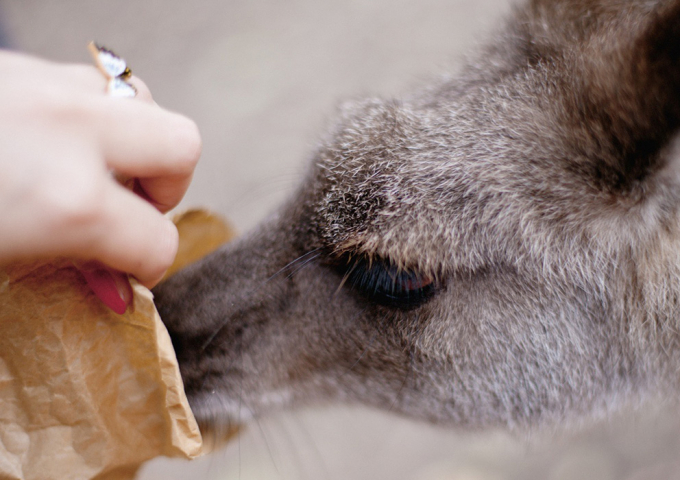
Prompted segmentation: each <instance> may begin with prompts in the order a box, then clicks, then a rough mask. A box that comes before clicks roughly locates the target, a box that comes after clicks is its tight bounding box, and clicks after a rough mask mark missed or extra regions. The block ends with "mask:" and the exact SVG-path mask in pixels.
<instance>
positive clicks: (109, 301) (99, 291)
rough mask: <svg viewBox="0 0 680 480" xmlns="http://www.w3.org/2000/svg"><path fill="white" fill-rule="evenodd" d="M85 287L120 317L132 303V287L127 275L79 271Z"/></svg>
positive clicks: (111, 272) (101, 270)
mask: <svg viewBox="0 0 680 480" xmlns="http://www.w3.org/2000/svg"><path fill="white" fill-rule="evenodd" d="M81 273H82V274H83V276H84V277H85V280H86V281H87V285H88V286H89V287H90V288H91V289H92V291H93V292H94V294H95V295H96V296H97V297H98V298H99V299H100V300H101V301H102V302H103V303H104V305H106V306H107V307H109V308H110V309H111V310H113V311H114V312H116V313H117V314H119V315H122V314H124V313H125V311H126V310H127V308H128V306H129V305H130V304H131V303H132V287H131V286H130V281H129V280H128V278H127V274H125V273H122V272H116V271H112V270H106V269H96V270H81Z"/></svg>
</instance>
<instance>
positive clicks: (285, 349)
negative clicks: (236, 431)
mask: <svg viewBox="0 0 680 480" xmlns="http://www.w3.org/2000/svg"><path fill="white" fill-rule="evenodd" d="M679 127H680V1H677V0H675V1H628V2H626V1H621V0H609V1H606V0H602V1H587V0H563V1H559V0H551V1H549V0H535V1H533V2H532V3H530V4H529V5H527V6H525V7H524V8H523V9H521V10H518V11H517V12H516V14H515V16H514V17H513V19H512V20H511V22H510V23H509V25H508V27H507V28H506V30H505V31H504V33H503V34H502V35H500V36H499V37H498V38H497V39H496V43H494V44H492V45H491V46H490V47H489V48H487V49H485V50H483V51H482V52H481V53H480V56H479V58H478V60H476V61H474V62H471V63H470V64H469V65H468V66H467V67H466V68H465V69H464V70H463V71H462V73H461V74H460V75H459V76H457V77H455V78H450V79H446V80H443V81H440V82H439V83H437V84H434V85H430V86H428V87H427V88H426V89H425V90H423V91H421V92H417V93H416V94H414V95H412V96H411V97H408V98H404V99H402V100H399V101H397V100H392V101H385V100H380V99H370V100H366V101H363V102H354V103H348V104H346V105H345V107H344V108H342V111H341V112H340V114H339V118H338V120H337V122H336V124H335V126H334V127H333V128H332V129H331V131H330V133H329V134H328V136H327V138H326V140H325V141H324V142H323V144H322V145H321V147H320V148H319V149H318V151H317V152H316V153H315V155H314V157H313V161H312V166H311V169H310V172H309V174H308V176H307V178H306V180H305V181H304V183H303V184H302V186H301V187H300V188H299V190H298V192H297V193H296V195H295V196H294V197H293V198H292V199H291V200H290V201H289V202H288V203H287V204H286V205H284V206H283V207H282V208H281V210H280V211H279V212H278V213H277V214H276V215H275V216H273V217H272V218H270V219H269V220H268V221H267V222H266V223H265V224H263V225H261V227H260V228H258V229H257V230H255V231H253V232H251V233H250V234H249V235H247V236H245V237H243V238H242V239H240V240H239V241H237V242H234V243H233V244H230V245H228V246H226V247H225V248H224V249H222V250H220V251H218V252H217V253H215V254H213V255H212V256H210V257H208V258H206V259H205V260H203V261H202V262H200V263H198V264H196V265H194V266H192V267H190V268H189V269H187V270H186V271H184V272H182V273H180V274H178V275H176V276H175V277H173V278H172V279H170V280H169V281H167V282H165V283H164V284H162V285H161V286H160V287H159V288H158V289H157V290H156V292H155V294H156V299H157V305H158V307H159V310H160V313H161V317H162V318H163V319H164V321H165V322H166V324H167V326H168V329H169V331H170V334H171V336H172V338H173V342H174V345H175V348H176V350H177V355H178V359H179V362H180V367H181V371H182V376H183V378H184V382H185V386H186V390H187V394H188V395H189V398H190V401H191V402H192V406H193V408H194V411H195V413H196V415H197V417H198V418H199V421H201V422H202V423H204V424H206V425H210V424H212V425H220V424H222V425H224V424H229V423H236V422H241V421H245V420H247V419H248V418H249V417H252V416H253V415H256V416H259V415H262V414H264V413H266V412H268V411H271V410H273V409H279V408H282V407H286V406H291V405H292V406H297V405H305V404H312V403H326V402H345V403H362V404H368V405H371V406H375V407H378V408H384V409H390V410H393V411H397V412H401V413H403V414H406V415H409V416H413V417H419V418H423V419H427V420H430V421H435V422H440V423H447V424H452V425H460V426H468V427H483V426H487V425H510V426H514V425H520V426H523V425H536V424H540V423H543V422H546V421H556V420H560V419H564V418H569V417H573V416H578V415H583V414H587V413H592V412H602V411H607V410H610V409H613V408H616V406H617V405H619V404H621V403H622V402H627V401H637V400H639V399H642V398H644V397H645V396H646V395H647V394H650V393H658V392H664V391H668V390H671V389H672V390H676V389H677V387H678V373H677V372H678V369H679V368H680V320H679V319H680V303H679V302H680V228H679V227H680V223H679V221H678V215H679V213H678V208H679V207H680V143H678V142H679V141H680V140H678V138H677V137H678V128H679Z"/></svg>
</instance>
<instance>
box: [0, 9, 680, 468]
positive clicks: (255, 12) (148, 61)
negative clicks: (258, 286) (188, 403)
mask: <svg viewBox="0 0 680 480" xmlns="http://www.w3.org/2000/svg"><path fill="white" fill-rule="evenodd" d="M510 6H511V3H510V2H509V0H420V1H418V2H415V1H412V0H410V1H408V0H347V1H344V2H338V1H332V0H284V1H281V0H259V1H252V0H250V1H248V0H222V1H218V0H194V1H191V2H188V1H185V0H120V1H116V0H111V1H108V2H102V1H92V0H59V1H47V0H43V1H38V0H0V21H1V22H2V24H3V25H4V29H5V31H6V34H7V38H8V39H9V41H10V44H11V45H12V46H13V47H14V48H17V49H19V50H22V51H26V52H29V53H33V54H36V55H40V56H43V57H47V58H51V59H54V60H60V61H73V62H87V63H89V62H90V58H89V55H88V53H87V50H86V45H87V42H88V41H89V40H96V41H98V42H100V43H102V44H104V45H106V46H109V47H110V48H113V49H114V50H115V51H116V52H117V53H119V54H120V55H121V56H123V57H124V58H125V59H126V60H127V61H128V63H129V65H130V66H131V67H132V69H133V71H134V72H135V74H137V75H138V76H140V77H141V78H142V79H144V80H145V81H146V82H147V84H148V85H149V87H150V88H151V91H152V92H153V94H154V97H155V99H156V101H157V102H158V103H159V104H161V105H163V106H165V107H166V108H169V109H172V110H177V111H179V112H182V113H184V114H186V115H188V116H190V117H191V118H193V119H194V120H196V122H197V123H198V126H199V128H200V130H201V132H202V135H203V140H204V152H203V157H202V160H201V163H200V165H199V167H198V170H197V171H196V176H195V180H194V183H193V185H192V187H191V188H190V190H189V192H188V194H187V197H186V199H185V200H184V202H183V204H182V206H183V207H188V206H204V207H208V208H211V209H213V210H215V211H218V212H220V213H222V214H223V215H225V216H226V217H227V218H229V219H230V220H231V221H232V222H233V223H234V224H235V225H236V227H237V228H238V229H239V230H240V231H244V230H246V229H248V228H250V227H252V226H253V225H254V224H256V223H257V222H258V221H259V220H261V219H262V218H263V217H264V216H265V215H266V214H267V213H268V212H269V211H271V210H272V209H273V208H274V207H275V206H276V205H277V204H278V203H280V202H281V201H282V200H283V199H284V198H285V197H286V196H287V195H288V194H289V193H290V192H291V190H292V189H293V188H294V186H295V185H296V183H297V182H298V180H299V178H300V176H301V174H302V172H303V171H304V169H305V164H306V159H307V158H308V156H309V154H310V152H311V150H312V148H313V146H314V143H315V140H316V139H317V138H318V137H319V135H320V134H321V133H322V132H323V125H324V123H325V120H326V119H327V118H329V117H330V116H331V115H332V114H333V111H334V107H335V105H336V104H337V103H338V101H339V100H341V99H343V98H348V97H355V96H361V95H368V94H379V95H385V96H386V95H398V94H399V92H400V91H404V90H405V89H407V88H408V87H409V86H411V85H413V84H416V83H417V82H418V81H419V80H420V79H423V78H426V77H427V76H428V75H432V74H437V73H440V72H443V71H449V70H451V69H452V68H454V67H455V64H456V62H457V60H458V59H459V58H460V55H461V53H463V52H465V51H466V50H467V49H468V48H470V47H471V46H472V45H473V44H474V43H475V42H476V41H477V40H481V39H483V38H484V34H485V32H488V31H490V30H492V29H493V28H494V27H495V26H497V25H498V22H499V19H500V17H502V16H503V15H504V14H506V13H507V12H508V11H509V10H510ZM679 462H680V422H679V421H678V420H677V419H676V417H675V416H673V415H671V414H669V413H668V412H663V411H657V410H656V409H653V410H650V411H646V412H644V413H642V414H640V413H638V414H636V415H632V414H629V415H624V416H622V417H621V418H618V419H616V420H613V421H611V422H608V423H606V424H598V425H594V426H591V427H589V428H586V429H584V430H581V431H580V432H579V433H577V434H574V435H560V436H559V438H554V436H550V440H548V439H547V438H544V439H541V440H536V439H533V440H532V441H531V442H524V441H523V440H521V439H517V438H513V437H510V436H508V435H506V434H503V433H499V432H490V433H484V434H480V435H470V434H461V433H459V432H452V431H450V430H443V429H438V428H435V427H432V426H428V425H422V424H417V423H414V422H410V421H407V420H403V419H399V418H396V417H394V416H391V415H387V414H382V413H376V412H371V411H368V410H363V409H348V408H329V409H317V410H306V411H302V412H295V413H286V414H282V415H279V416H276V417H275V418H270V419H263V420H262V421H260V422H259V423H258V424H254V425H252V426H251V427H250V428H248V429H247V430H246V431H245V432H244V433H243V435H241V436H240V437H239V439H238V440H236V441H233V442H232V443H231V444H230V445H229V446H228V447H227V448H226V449H224V450H222V451H219V452H217V453H215V454H213V455H210V456H208V457H205V458H203V459H201V460H198V461H195V462H192V463H188V462H183V461H177V460H166V459H159V460H156V461H153V462H151V463H150V464H148V465H147V466H146V467H145V468H144V469H143V471H142V473H141V475H140V478H141V480H161V479H163V480H175V479H177V480H178V479H189V478H191V479H224V480H228V479H240V480H254V479H258V480H267V479H286V480H288V479H290V480H311V479H314V480H317V479H328V480H331V479H332V480H340V479H343V480H344V479H348V480H364V479H365V480H368V479H371V480H380V479H385V480H387V479H389V480H445V479H446V480H505V479H537V480H538V479H541V480H542V479H548V480H576V479H579V480H581V479H597V480H609V479H619V478H621V479H629V480H656V479H658V480H661V479H674V478H678V479H680V463H679Z"/></svg>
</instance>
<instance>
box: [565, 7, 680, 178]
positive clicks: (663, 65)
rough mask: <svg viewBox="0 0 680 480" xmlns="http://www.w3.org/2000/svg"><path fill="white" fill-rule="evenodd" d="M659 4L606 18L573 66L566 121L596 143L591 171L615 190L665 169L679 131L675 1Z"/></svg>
mask: <svg viewBox="0 0 680 480" xmlns="http://www.w3.org/2000/svg"><path fill="white" fill-rule="evenodd" d="M660 3H661V5H657V6H656V7H654V8H653V9H652V10H651V11H650V10H649V9H648V8H647V7H645V6H643V5H642V4H637V5H635V4H631V6H626V7H624V9H626V10H625V11H623V12H622V11H618V12H617V13H616V14H615V15H613V16H610V17H609V18H605V19H604V20H603V21H602V22H601V23H600V24H599V28H598V29H597V30H598V32H597V33H596V34H595V35H593V36H591V37H590V38H588V39H586V40H585V41H584V42H583V44H582V49H581V51H580V52H579V53H580V55H579V60H578V61H576V62H574V64H572V65H571V67H573V70H572V75H571V79H572V80H571V81H570V82H568V83H570V85H569V86H568V87H567V88H570V89H571V93H569V94H567V98H566V101H567V110H569V111H570V112H572V113H571V114H569V115H571V118H570V120H571V121H572V122H574V123H573V125H576V124H579V126H578V127H577V129H583V130H585V131H584V135H585V136H587V137H589V138H591V140H593V141H592V143H591V145H594V147H593V149H594V151H595V154H596V155H595V156H597V157H598V161H597V162H595V164H594V165H593V167H594V169H595V170H596V172H594V173H595V175H596V176H597V177H598V179H599V180H601V181H603V182H608V183H609V185H608V187H609V188H613V189H614V190H624V191H625V190H628V189H629V188H631V185H635V184H639V183H640V182H641V181H642V180H644V179H645V178H646V177H648V176H649V175H650V174H652V173H654V171H657V170H659V169H661V168H663V166H664V164H665V163H666V161H665V160H664V157H663V155H661V152H662V151H663V149H664V148H665V147H666V146H667V145H668V144H669V143H670V142H671V140H672V139H673V138H674V137H675V136H676V134H677V133H678V130H679V129H680V1H672V2H660ZM581 138H583V137H581ZM598 149H599V151H598ZM598 154H599V155H598Z"/></svg>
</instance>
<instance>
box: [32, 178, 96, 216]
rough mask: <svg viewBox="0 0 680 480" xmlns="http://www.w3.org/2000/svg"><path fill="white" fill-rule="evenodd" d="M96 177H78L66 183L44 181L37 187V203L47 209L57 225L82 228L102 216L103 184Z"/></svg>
mask: <svg viewBox="0 0 680 480" xmlns="http://www.w3.org/2000/svg"><path fill="white" fill-rule="evenodd" d="M101 183H102V182H99V181H97V180H96V178H92V177H88V178H87V179H85V178H83V177H79V178H76V179H71V180H70V181H69V182H68V183H67V184H47V185H45V186H43V187H42V188H41V189H40V196H41V199H40V203H41V204H42V205H44V208H45V211H48V212H51V214H50V217H49V218H50V221H52V222H53V224H55V225H56V226H58V227H59V228H82V227H85V226H88V225H93V224H96V223H97V222H99V221H100V220H101V219H102V215H103V213H104V210H105V208H104V206H105V196H104V190H105V189H104V188H103V185H102V184H101Z"/></svg>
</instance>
